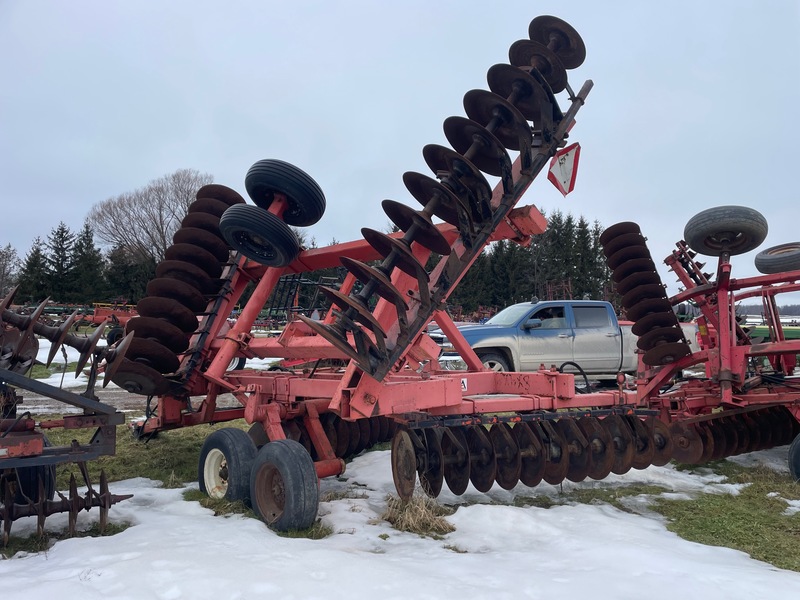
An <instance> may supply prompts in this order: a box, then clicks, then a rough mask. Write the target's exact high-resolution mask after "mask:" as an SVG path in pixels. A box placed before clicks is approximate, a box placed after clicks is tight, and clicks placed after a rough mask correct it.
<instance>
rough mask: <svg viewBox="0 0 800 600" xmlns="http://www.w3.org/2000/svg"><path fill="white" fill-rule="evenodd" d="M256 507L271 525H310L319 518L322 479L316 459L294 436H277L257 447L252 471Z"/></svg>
mask: <svg viewBox="0 0 800 600" xmlns="http://www.w3.org/2000/svg"><path fill="white" fill-rule="evenodd" d="M250 497H251V499H252V504H253V510H254V511H255V512H256V514H258V516H259V517H260V518H261V520H263V521H264V522H265V523H266V524H267V525H269V526H270V527H271V528H272V529H275V530H277V531H289V530H292V529H307V528H309V527H311V526H312V525H313V524H314V521H315V520H316V519H317V510H318V508H319V480H318V479H317V472H316V470H315V469H314V462H313V461H312V460H311V456H310V455H309V454H308V452H307V451H306V449H305V448H303V446H302V445H301V444H300V443H298V442H295V441H294V440H276V441H274V442H270V443H268V444H265V445H264V446H263V447H262V448H261V450H259V451H258V454H257V455H256V458H255V461H254V462H253V468H252V470H251V472H250Z"/></svg>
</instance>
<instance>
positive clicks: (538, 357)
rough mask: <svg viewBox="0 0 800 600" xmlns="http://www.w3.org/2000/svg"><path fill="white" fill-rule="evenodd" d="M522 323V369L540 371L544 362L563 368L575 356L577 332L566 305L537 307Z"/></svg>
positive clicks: (547, 364) (520, 338)
mask: <svg viewBox="0 0 800 600" xmlns="http://www.w3.org/2000/svg"><path fill="white" fill-rule="evenodd" d="M520 325H521V326H520V332H519V359H520V370H522V371H538V370H539V365H540V364H544V366H545V367H547V368H550V366H551V365H555V366H556V367H559V366H561V364H562V363H564V362H566V361H570V360H572V359H573V358H572V344H573V340H574V335H573V332H572V327H570V326H569V323H568V321H567V314H566V307H565V306H564V305H563V304H548V305H547V306H543V307H541V308H537V309H536V310H534V311H533V312H531V314H530V315H529V316H528V317H527V319H526V320H523V322H522V323H521V324H520Z"/></svg>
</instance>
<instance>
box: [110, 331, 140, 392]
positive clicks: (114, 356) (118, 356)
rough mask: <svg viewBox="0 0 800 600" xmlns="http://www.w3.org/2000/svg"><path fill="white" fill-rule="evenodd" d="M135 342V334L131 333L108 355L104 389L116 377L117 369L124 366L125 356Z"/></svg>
mask: <svg viewBox="0 0 800 600" xmlns="http://www.w3.org/2000/svg"><path fill="white" fill-rule="evenodd" d="M132 341H133V334H132V333H129V334H128V335H126V336H125V337H124V338H122V340H120V341H119V342H117V343H116V345H115V346H114V348H112V349H111V350H109V353H108V354H107V355H106V368H105V370H104V371H103V387H104V388H105V387H106V386H107V385H108V384H109V382H110V381H111V380H112V378H113V377H114V374H115V373H116V372H117V369H119V367H120V366H121V365H122V363H123V359H124V358H125V354H126V353H127V352H128V348H129V347H130V345H131V342H132Z"/></svg>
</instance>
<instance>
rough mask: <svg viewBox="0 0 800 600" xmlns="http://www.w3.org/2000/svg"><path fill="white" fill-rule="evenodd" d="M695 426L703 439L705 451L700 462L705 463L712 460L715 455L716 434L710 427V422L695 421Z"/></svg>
mask: <svg viewBox="0 0 800 600" xmlns="http://www.w3.org/2000/svg"><path fill="white" fill-rule="evenodd" d="M694 428H695V429H696V430H697V435H699V436H700V439H701V440H702V441H703V453H702V454H701V455H700V460H699V461H698V464H701V465H704V464H705V463H707V462H708V461H710V460H711V457H712V456H713V455H714V436H713V435H712V434H711V431H710V430H709V429H708V423H695V424H694Z"/></svg>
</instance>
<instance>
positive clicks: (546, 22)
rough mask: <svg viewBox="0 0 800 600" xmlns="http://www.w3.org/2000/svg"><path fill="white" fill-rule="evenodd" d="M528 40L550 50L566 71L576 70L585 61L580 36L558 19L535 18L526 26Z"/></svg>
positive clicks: (583, 46) (567, 24)
mask: <svg viewBox="0 0 800 600" xmlns="http://www.w3.org/2000/svg"><path fill="white" fill-rule="evenodd" d="M528 35H529V36H530V38H531V39H532V40H533V41H535V42H539V43H540V44H543V45H545V46H547V47H548V48H550V50H552V51H553V52H554V53H555V54H556V56H558V58H559V59H560V60H561V62H562V63H563V64H564V68H566V69H576V68H578V67H580V66H581V65H582V64H583V61H584V60H585V59H586V46H585V45H584V43H583V39H582V38H581V36H580V34H579V33H578V32H577V31H575V29H574V28H573V27H572V26H571V25H570V24H569V23H567V22H565V21H562V20H561V19H559V18H558V17H551V16H549V15H542V16H539V17H535V18H534V19H533V20H532V21H531V23H530V25H529V26H528Z"/></svg>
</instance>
